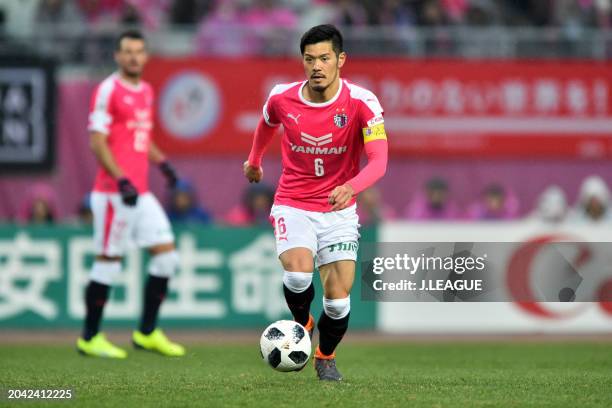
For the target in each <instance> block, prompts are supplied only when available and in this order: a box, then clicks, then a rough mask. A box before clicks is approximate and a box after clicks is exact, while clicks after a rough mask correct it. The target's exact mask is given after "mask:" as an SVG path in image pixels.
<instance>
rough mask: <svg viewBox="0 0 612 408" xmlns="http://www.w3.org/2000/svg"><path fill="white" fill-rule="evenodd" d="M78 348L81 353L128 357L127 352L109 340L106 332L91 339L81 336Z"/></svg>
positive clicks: (108, 356) (96, 355) (95, 355)
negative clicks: (105, 334)
mask: <svg viewBox="0 0 612 408" xmlns="http://www.w3.org/2000/svg"><path fill="white" fill-rule="evenodd" d="M77 350H78V351H79V353H81V354H84V355H87V356H94V357H106V358H119V359H123V358H126V357H127V352H126V351H125V350H123V349H120V348H119V347H117V346H115V345H114V344H113V343H111V342H110V341H108V340H107V339H106V336H104V333H98V334H96V335H95V336H93V337H92V338H91V339H89V340H85V339H83V338H81V337H79V338H78V340H77Z"/></svg>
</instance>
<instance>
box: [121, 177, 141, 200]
mask: <svg viewBox="0 0 612 408" xmlns="http://www.w3.org/2000/svg"><path fill="white" fill-rule="evenodd" d="M117 187H118V188H119V194H121V200H122V201H123V203H124V204H125V205H127V206H130V207H133V206H135V205H136V202H137V201H138V190H136V187H134V185H133V184H132V182H131V181H130V180H128V179H127V178H125V177H121V178H120V179H118V180H117Z"/></svg>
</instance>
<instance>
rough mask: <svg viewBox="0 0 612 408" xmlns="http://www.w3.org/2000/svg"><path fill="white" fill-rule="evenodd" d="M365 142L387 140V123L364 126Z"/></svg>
mask: <svg viewBox="0 0 612 408" xmlns="http://www.w3.org/2000/svg"><path fill="white" fill-rule="evenodd" d="M362 131H363V143H368V142H371V141H373V140H387V134H386V133H385V124H384V123H380V124H378V125H374V126H370V127H367V128H363V129H362Z"/></svg>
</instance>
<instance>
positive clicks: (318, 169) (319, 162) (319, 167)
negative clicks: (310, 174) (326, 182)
mask: <svg viewBox="0 0 612 408" xmlns="http://www.w3.org/2000/svg"><path fill="white" fill-rule="evenodd" d="M314 168H315V176H317V177H321V176H322V175H324V174H325V169H324V168H323V159H321V158H318V159H314Z"/></svg>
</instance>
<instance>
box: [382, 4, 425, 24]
mask: <svg viewBox="0 0 612 408" xmlns="http://www.w3.org/2000/svg"><path fill="white" fill-rule="evenodd" d="M379 7H380V10H379V11H378V16H377V17H378V18H377V22H376V23H377V24H379V25H384V26H413V25H415V24H416V18H417V17H416V14H415V10H414V9H413V8H412V7H409V6H408V4H407V3H406V2H405V1H401V0H384V1H383V2H382V5H380V6H379Z"/></svg>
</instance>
